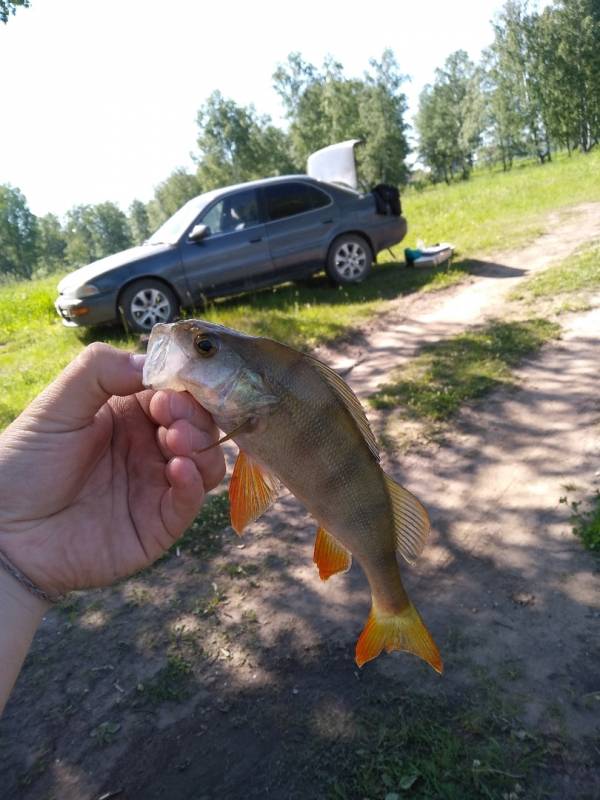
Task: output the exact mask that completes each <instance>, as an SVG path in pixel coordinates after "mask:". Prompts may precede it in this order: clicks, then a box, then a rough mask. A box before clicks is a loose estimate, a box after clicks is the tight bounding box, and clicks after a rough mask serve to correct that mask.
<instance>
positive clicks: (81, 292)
mask: <svg viewBox="0 0 600 800" xmlns="http://www.w3.org/2000/svg"><path fill="white" fill-rule="evenodd" d="M94 294H100V289H98V287H97V286H93V285H92V284H91V283H84V284H83V286H78V287H77V289H75V291H74V292H73V297H76V298H77V299H78V300H82V299H83V298H84V297H91V296H92V295H94Z"/></svg>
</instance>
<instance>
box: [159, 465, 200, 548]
mask: <svg viewBox="0 0 600 800" xmlns="http://www.w3.org/2000/svg"><path fill="white" fill-rule="evenodd" d="M165 474H166V477H167V480H168V482H169V484H170V488H169V489H167V491H166V492H165V493H164V495H163V497H162V501H161V516H162V521H163V525H164V526H165V528H166V530H167V532H168V533H169V535H170V536H171V537H172V538H173V539H178V538H179V537H180V536H181V534H182V533H183V532H184V531H185V530H186V528H188V527H189V526H190V525H191V524H192V522H193V521H194V519H195V517H196V515H197V514H198V512H199V511H200V509H201V508H202V504H203V503H204V497H205V495H206V492H205V489H204V484H203V482H202V475H201V474H200V472H199V471H198V468H197V467H196V465H195V464H194V462H193V461H192V460H191V459H190V458H181V457H179V456H177V457H176V458H173V459H172V460H171V461H169V463H168V464H167V466H166V468H165Z"/></svg>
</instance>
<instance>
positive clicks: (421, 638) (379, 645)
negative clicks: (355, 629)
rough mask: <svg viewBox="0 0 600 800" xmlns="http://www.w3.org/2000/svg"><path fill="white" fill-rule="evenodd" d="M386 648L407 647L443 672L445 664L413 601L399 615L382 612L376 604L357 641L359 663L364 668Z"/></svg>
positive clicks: (409, 651)
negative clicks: (364, 665)
mask: <svg viewBox="0 0 600 800" xmlns="http://www.w3.org/2000/svg"><path fill="white" fill-rule="evenodd" d="M382 650H385V651H386V652H387V653H389V652H390V651H391V650H406V651H407V652H408V653H413V654H414V655H416V656H419V658H422V659H423V660H424V661H427V663H428V664H430V665H431V666H432V667H433V668H434V670H435V671H436V672H439V673H440V675H441V673H442V672H443V669H444V665H443V663H442V657H441V656H440V653H439V650H438V649H437V647H436V645H435V642H434V641H433V639H432V638H431V634H430V633H429V631H428V630H427V628H426V627H425V625H424V624H423V621H422V619H421V617H420V616H419V612H418V611H417V609H416V608H415V607H414V606H413V604H412V603H410V604H409V605H408V606H407V607H406V608H405V609H404V611H402V612H401V613H399V614H389V613H384V612H382V611H378V610H377V608H376V606H375V604H374V603H373V607H372V609H371V613H370V614H369V618H368V619H367V624H366V625H365V627H364V629H363V632H362V633H361V635H360V637H359V640H358V642H357V643H356V663H357V664H358V666H359V667H362V665H363V664H365V663H366V662H367V661H370V660H371V659H373V658H377V656H378V655H379V654H380V653H381V651H382Z"/></svg>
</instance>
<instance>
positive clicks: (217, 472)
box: [165, 419, 225, 491]
mask: <svg viewBox="0 0 600 800" xmlns="http://www.w3.org/2000/svg"><path fill="white" fill-rule="evenodd" d="M216 441H218V439H217V433H216V431H215V432H214V433H209V432H208V431H201V430H198V428H195V427H194V426H193V425H191V424H190V423H189V422H187V420H183V419H180V420H177V421H176V422H174V423H173V425H171V427H170V428H168V429H167V432H166V436H165V446H166V448H167V449H168V450H169V451H170V452H171V453H172V454H173V455H175V456H184V457H188V458H191V459H192V460H193V461H194V463H195V464H196V467H197V468H198V469H199V470H200V472H201V474H202V479H203V481H204V485H205V487H206V490H207V491H210V490H211V489H214V488H215V486H217V484H219V483H220V482H221V481H222V480H223V477H224V475H225V458H224V456H223V451H222V450H221V448H220V447H212V448H211V449H210V450H205V451H204V452H199V451H200V450H204V448H206V447H209V446H210V445H211V444H214V443H215V442H216Z"/></svg>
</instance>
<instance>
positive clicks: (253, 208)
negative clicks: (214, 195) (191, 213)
mask: <svg viewBox="0 0 600 800" xmlns="http://www.w3.org/2000/svg"><path fill="white" fill-rule="evenodd" d="M258 222H259V219H258V205H257V202H256V192H255V191H254V189H246V190H245V191H243V192H237V194H232V195H228V196H227V197H224V198H223V199H222V200H219V202H218V203H215V204H214V206H212V207H211V208H209V210H208V211H207V212H205V213H204V214H203V215H202V216H201V217H199V219H198V220H197V223H201V224H202V225H206V226H207V227H208V229H209V232H208V235H209V236H214V235H215V234H217V233H231V232H232V231H242V230H244V229H245V228H251V227H252V226H253V225H257V224H258Z"/></svg>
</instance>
